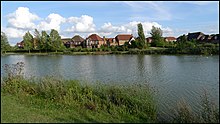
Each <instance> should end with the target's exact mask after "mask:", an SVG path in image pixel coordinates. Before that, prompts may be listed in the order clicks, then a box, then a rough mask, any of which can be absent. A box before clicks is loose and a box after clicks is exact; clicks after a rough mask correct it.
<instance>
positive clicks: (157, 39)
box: [150, 26, 165, 47]
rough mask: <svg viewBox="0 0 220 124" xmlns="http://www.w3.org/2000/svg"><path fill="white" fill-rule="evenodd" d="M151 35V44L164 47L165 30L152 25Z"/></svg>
mask: <svg viewBox="0 0 220 124" xmlns="http://www.w3.org/2000/svg"><path fill="white" fill-rule="evenodd" d="M150 34H151V37H152V40H153V41H152V42H151V46H153V47H164V45H165V44H164V39H163V37H162V35H163V31H162V30H161V29H160V28H157V27H154V26H152V29H151V33H150Z"/></svg>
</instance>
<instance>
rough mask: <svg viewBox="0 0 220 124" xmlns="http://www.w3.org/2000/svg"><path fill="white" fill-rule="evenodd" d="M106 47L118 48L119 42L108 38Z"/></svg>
mask: <svg viewBox="0 0 220 124" xmlns="http://www.w3.org/2000/svg"><path fill="white" fill-rule="evenodd" d="M106 41H107V42H106V45H107V46H108V47H109V46H118V42H116V40H115V38H106Z"/></svg>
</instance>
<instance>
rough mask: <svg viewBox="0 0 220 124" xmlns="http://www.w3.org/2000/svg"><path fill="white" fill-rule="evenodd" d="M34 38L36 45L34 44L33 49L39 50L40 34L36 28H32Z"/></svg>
mask: <svg viewBox="0 0 220 124" xmlns="http://www.w3.org/2000/svg"><path fill="white" fill-rule="evenodd" d="M34 36H35V37H34V38H35V40H36V41H35V42H36V46H35V48H34V49H39V50H41V47H40V46H41V45H40V43H41V34H40V32H39V31H38V30H37V29H35V30H34Z"/></svg>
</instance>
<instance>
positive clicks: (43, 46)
mask: <svg viewBox="0 0 220 124" xmlns="http://www.w3.org/2000/svg"><path fill="white" fill-rule="evenodd" d="M39 48H40V50H46V51H47V50H50V49H51V42H50V41H49V35H48V34H47V32H46V31H42V32H41V38H40V43H39Z"/></svg>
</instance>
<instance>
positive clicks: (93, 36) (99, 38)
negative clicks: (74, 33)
mask: <svg viewBox="0 0 220 124" xmlns="http://www.w3.org/2000/svg"><path fill="white" fill-rule="evenodd" d="M88 38H89V39H90V40H92V41H103V39H102V38H101V37H100V36H99V35H97V34H92V35H90V36H89V37H88Z"/></svg>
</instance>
